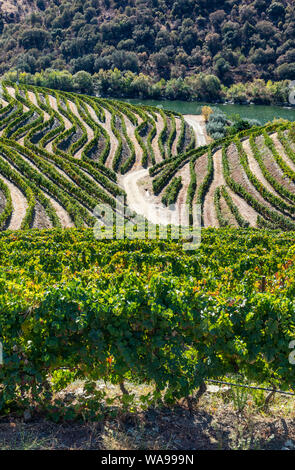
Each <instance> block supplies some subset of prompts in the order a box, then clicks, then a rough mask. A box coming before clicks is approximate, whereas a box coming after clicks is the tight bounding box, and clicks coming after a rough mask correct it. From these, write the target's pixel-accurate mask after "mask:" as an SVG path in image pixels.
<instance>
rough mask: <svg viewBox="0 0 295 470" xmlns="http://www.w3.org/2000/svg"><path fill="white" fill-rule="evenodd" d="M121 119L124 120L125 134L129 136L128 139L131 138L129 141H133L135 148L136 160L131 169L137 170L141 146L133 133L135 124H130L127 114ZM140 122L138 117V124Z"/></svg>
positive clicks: (139, 163)
mask: <svg viewBox="0 0 295 470" xmlns="http://www.w3.org/2000/svg"><path fill="white" fill-rule="evenodd" d="M123 119H124V120H125V125H126V131H127V135H128V137H129V139H130V140H131V142H133V145H134V149H135V155H136V160H135V163H134V165H133V167H132V169H134V170H137V169H138V168H140V167H141V161H142V148H141V146H140V145H139V143H138V140H137V138H136V137H135V133H134V132H135V126H134V125H133V124H132V122H131V121H130V119H128V118H127V116H124V115H123ZM140 122H142V119H141V120H139V119H138V124H140Z"/></svg>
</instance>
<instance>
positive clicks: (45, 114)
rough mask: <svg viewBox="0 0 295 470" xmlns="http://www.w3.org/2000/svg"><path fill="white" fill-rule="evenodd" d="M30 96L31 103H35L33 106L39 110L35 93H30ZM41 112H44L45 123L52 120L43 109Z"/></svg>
mask: <svg viewBox="0 0 295 470" xmlns="http://www.w3.org/2000/svg"><path fill="white" fill-rule="evenodd" d="M28 96H29V99H30V101H31V102H32V103H33V105H34V106H36V107H37V108H39V105H38V102H37V98H36V95H35V93H33V92H32V91H28ZM39 109H40V108H39ZM41 111H42V112H43V115H44V121H45V122H46V121H49V119H50V116H49V114H48V113H46V111H43V109H42V110H41Z"/></svg>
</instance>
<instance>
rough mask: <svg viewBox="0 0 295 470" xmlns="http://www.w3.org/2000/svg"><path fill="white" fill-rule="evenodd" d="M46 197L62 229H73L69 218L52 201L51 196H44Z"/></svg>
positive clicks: (59, 206) (62, 209)
mask: <svg viewBox="0 0 295 470" xmlns="http://www.w3.org/2000/svg"><path fill="white" fill-rule="evenodd" d="M46 197H48V199H49V200H50V202H51V204H52V206H53V208H54V210H55V212H56V215H57V217H58V218H59V220H60V223H61V225H62V227H63V228H71V227H74V226H75V225H74V223H73V221H72V219H71V217H70V216H69V214H68V213H67V211H66V210H65V209H64V208H63V207H62V206H61V205H60V204H59V203H58V202H57V201H56V200H55V199H53V198H52V197H51V196H49V194H46Z"/></svg>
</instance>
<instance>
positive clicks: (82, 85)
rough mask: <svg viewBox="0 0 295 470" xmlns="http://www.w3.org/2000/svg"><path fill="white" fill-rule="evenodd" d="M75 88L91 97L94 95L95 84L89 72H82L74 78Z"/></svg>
mask: <svg viewBox="0 0 295 470" xmlns="http://www.w3.org/2000/svg"><path fill="white" fill-rule="evenodd" d="M73 80H74V86H75V88H76V89H77V90H78V91H80V92H82V93H87V94H88V95H90V94H91V93H93V82H92V77H91V75H90V74H89V73H88V72H84V71H83V70H81V71H80V72H77V73H76V74H75V75H74V76H73Z"/></svg>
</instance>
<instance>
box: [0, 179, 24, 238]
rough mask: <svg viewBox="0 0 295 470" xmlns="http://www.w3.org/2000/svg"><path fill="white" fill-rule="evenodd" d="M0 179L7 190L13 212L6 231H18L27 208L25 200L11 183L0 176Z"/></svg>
mask: <svg viewBox="0 0 295 470" xmlns="http://www.w3.org/2000/svg"><path fill="white" fill-rule="evenodd" d="M0 178H1V179H2V181H3V182H4V183H5V184H6V185H7V186H8V188H9V191H10V195H11V200H12V206H13V212H12V215H11V219H10V223H9V226H8V229H9V230H20V228H21V224H22V220H23V218H24V217H25V215H26V210H27V208H28V203H27V199H26V197H25V196H24V194H23V193H22V192H21V191H20V190H19V189H18V188H17V187H16V186H15V185H14V184H13V183H11V181H9V180H7V179H6V178H5V177H4V176H2V175H0Z"/></svg>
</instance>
